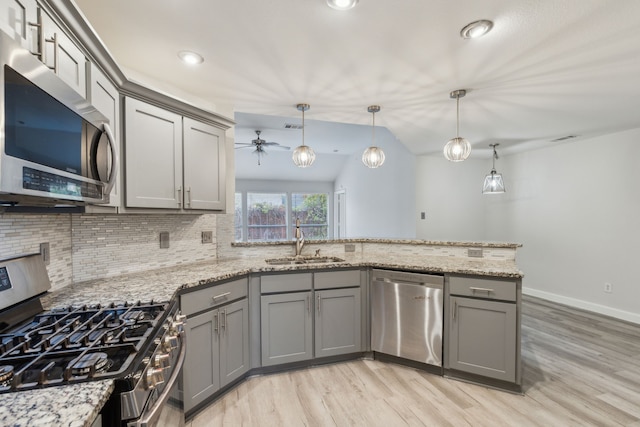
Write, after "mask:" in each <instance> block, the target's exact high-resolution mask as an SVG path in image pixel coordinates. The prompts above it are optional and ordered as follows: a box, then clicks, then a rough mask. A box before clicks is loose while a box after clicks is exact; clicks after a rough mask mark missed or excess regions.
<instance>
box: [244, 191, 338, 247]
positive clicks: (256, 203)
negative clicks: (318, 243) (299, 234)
mask: <svg viewBox="0 0 640 427" xmlns="http://www.w3.org/2000/svg"><path fill="white" fill-rule="evenodd" d="M328 201H329V194H328V193H311V192H309V193H286V192H283V193H280V192H270V193H259V192H241V193H236V194H235V227H234V228H235V240H236V241H237V242H239V241H245V242H247V241H248V242H255V241H272V240H289V239H292V238H293V229H294V226H295V223H296V219H300V226H301V228H302V231H303V232H304V237H305V239H308V240H313V239H327V238H329V237H330V232H329V217H328V212H329V203H328Z"/></svg>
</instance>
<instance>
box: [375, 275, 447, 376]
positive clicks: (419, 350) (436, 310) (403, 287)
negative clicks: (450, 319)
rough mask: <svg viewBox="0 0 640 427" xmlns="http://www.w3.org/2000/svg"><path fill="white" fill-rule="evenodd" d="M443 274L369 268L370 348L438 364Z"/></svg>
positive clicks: (440, 345)
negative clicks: (370, 274) (371, 269)
mask: <svg viewBox="0 0 640 427" xmlns="http://www.w3.org/2000/svg"><path fill="white" fill-rule="evenodd" d="M443 287H444V277H443V276H435V275H429V274H420V273H408V272H402V271H388V270H376V269H374V270H373V274H372V277H371V349H372V350H373V351H375V352H379V353H383V354H387V355H391V356H397V357H401V358H404V359H409V360H414V361H417V362H421V363H426V364H429V365H435V366H442V324H443V323H442V322H443V307H444V305H443Z"/></svg>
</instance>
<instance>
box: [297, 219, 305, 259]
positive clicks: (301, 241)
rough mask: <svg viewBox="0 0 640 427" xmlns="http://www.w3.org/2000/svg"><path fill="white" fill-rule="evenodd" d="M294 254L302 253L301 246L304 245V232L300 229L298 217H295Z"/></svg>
mask: <svg viewBox="0 0 640 427" xmlns="http://www.w3.org/2000/svg"><path fill="white" fill-rule="evenodd" d="M295 236H296V256H300V254H301V253H302V247H303V246H304V233H303V232H302V230H300V219H296V234H295Z"/></svg>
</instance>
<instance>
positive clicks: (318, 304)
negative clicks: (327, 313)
mask: <svg viewBox="0 0 640 427" xmlns="http://www.w3.org/2000/svg"><path fill="white" fill-rule="evenodd" d="M319 315H320V295H318V316H319Z"/></svg>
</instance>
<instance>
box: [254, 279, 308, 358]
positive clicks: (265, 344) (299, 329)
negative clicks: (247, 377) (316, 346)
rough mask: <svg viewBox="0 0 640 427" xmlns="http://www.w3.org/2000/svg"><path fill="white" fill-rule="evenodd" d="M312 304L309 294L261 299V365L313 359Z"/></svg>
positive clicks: (301, 293)
mask: <svg viewBox="0 0 640 427" xmlns="http://www.w3.org/2000/svg"><path fill="white" fill-rule="evenodd" d="M312 305H313V292H312V291H307V292H295V293H285V294H275V295H263V296H262V298H261V307H260V309H261V317H262V319H261V320H262V322H261V328H262V366H271V365H279V364H282V363H289V362H299V361H302V360H308V359H311V358H313V327H312V322H313V318H312V312H313V307H312Z"/></svg>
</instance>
